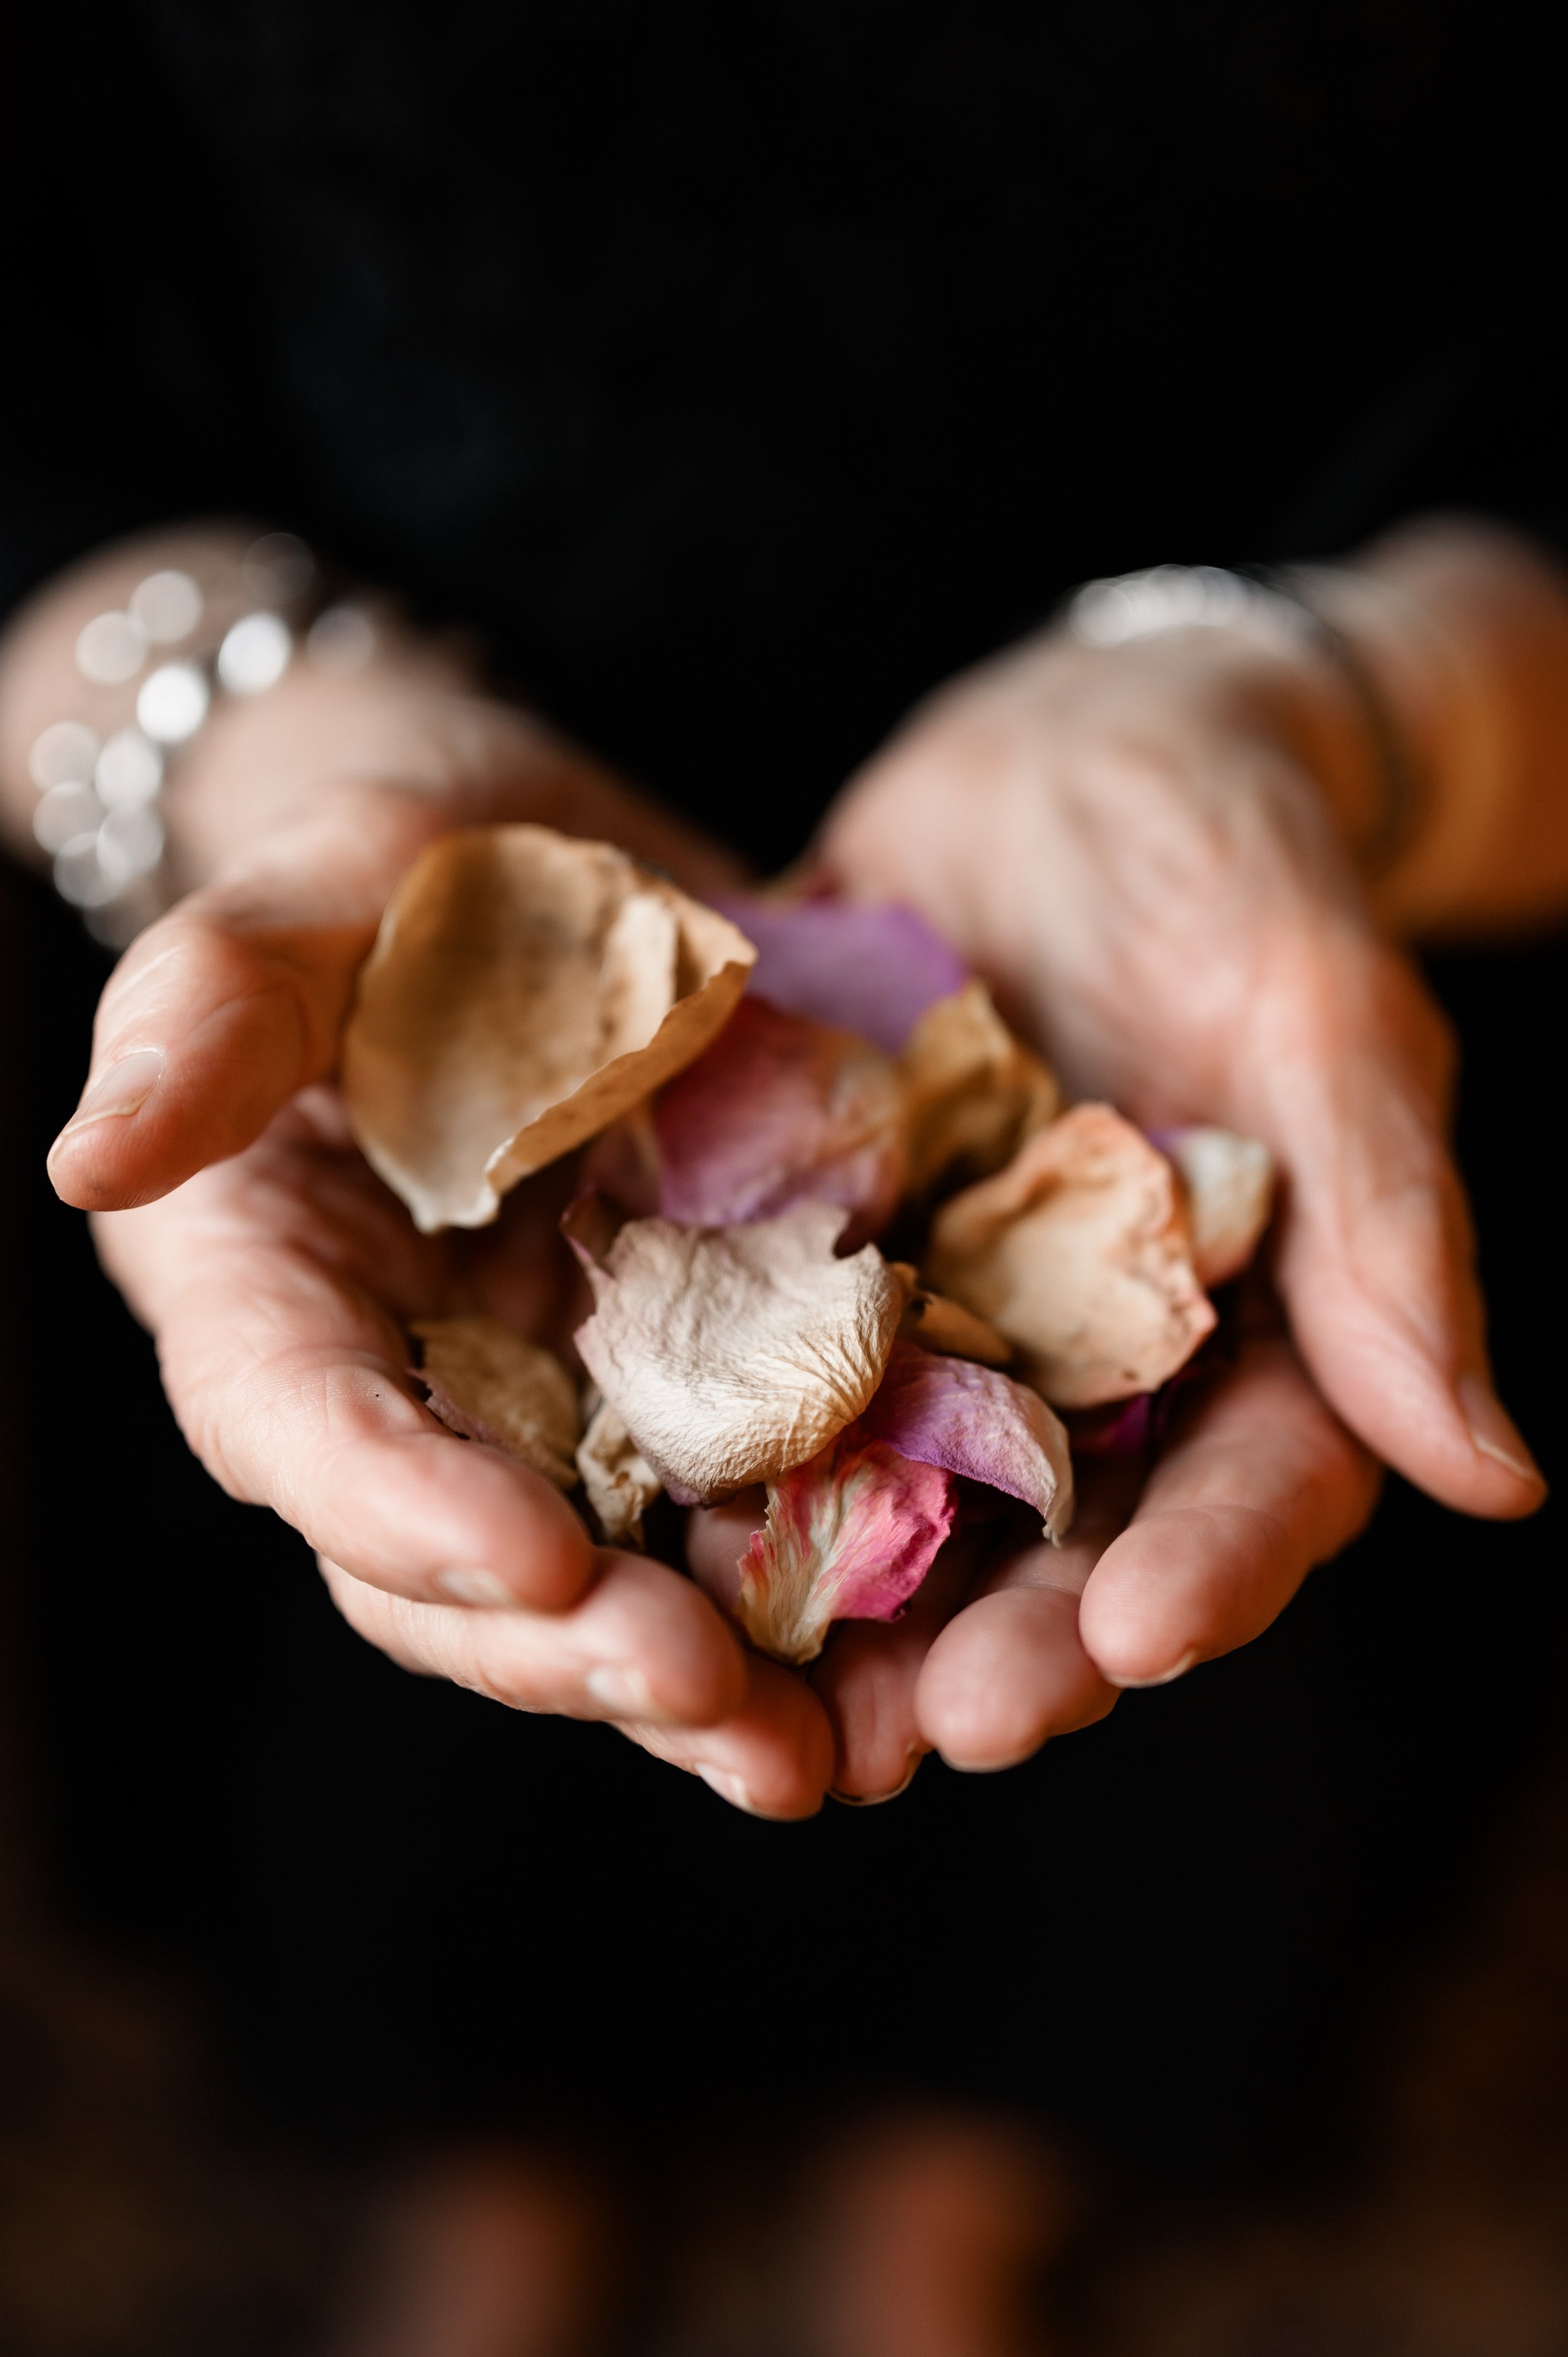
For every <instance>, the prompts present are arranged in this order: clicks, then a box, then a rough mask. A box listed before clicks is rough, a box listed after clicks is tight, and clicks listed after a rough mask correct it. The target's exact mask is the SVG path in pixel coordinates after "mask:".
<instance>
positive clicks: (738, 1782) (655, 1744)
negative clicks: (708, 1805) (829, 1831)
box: [622, 1591, 833, 1818]
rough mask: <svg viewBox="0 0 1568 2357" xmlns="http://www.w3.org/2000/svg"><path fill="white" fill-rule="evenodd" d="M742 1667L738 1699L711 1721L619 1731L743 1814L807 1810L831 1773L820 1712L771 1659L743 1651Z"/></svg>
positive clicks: (827, 1733)
mask: <svg viewBox="0 0 1568 2357" xmlns="http://www.w3.org/2000/svg"><path fill="white" fill-rule="evenodd" d="M694 1592H695V1591H693V1593H694ZM622 1732H623V1733H624V1734H626V1735H628V1736H630V1738H632V1740H633V1742H634V1743H640V1744H641V1746H642V1748H643V1749H644V1750H645V1751H650V1752H651V1753H652V1754H653V1756H654V1758H655V1759H657V1760H668V1761H670V1763H671V1766H673V1767H676V1768H684V1769H686V1770H689V1772H690V1773H692V1774H693V1775H695V1776H700V1777H701V1778H702V1780H703V1783H704V1784H707V1785H709V1786H711V1787H712V1789H713V1791H714V1792H717V1793H718V1795H719V1797H720V1799H721V1800H725V1801H727V1802H728V1803H730V1805H731V1806H732V1808H736V1809H744V1810H745V1811H746V1813H747V1814H748V1815H750V1816H754V1817H777V1818H798V1817H811V1816H814V1815H815V1814H816V1813H817V1811H818V1810H819V1809H820V1808H821V1807H822V1801H823V1798H824V1796H825V1795H826V1793H827V1791H828V1787H829V1785H830V1784H831V1783H832V1775H833V1738H832V1728H831V1727H829V1725H828V1719H827V1714H826V1712H825V1711H824V1710H823V1708H822V1704H821V1703H820V1702H819V1701H818V1699H817V1697H816V1695H814V1694H813V1693H812V1692H811V1687H810V1686H809V1685H807V1684H806V1683H805V1681H804V1680H803V1679H802V1678H800V1677H798V1676H796V1675H795V1674H794V1673H793V1672H792V1671H789V1670H786V1669H784V1668H783V1667H782V1666H781V1665H780V1664H779V1663H778V1662H765V1661H763V1660H762V1659H761V1658H760V1656H759V1655H757V1654H756V1653H748V1654H746V1698H745V1700H744V1702H743V1703H742V1705H741V1706H740V1708H739V1709H738V1710H736V1711H735V1712H733V1713H732V1714H731V1715H730V1716H729V1717H726V1718H725V1719H722V1720H720V1721H719V1722H718V1723H717V1724H716V1725H714V1726H712V1727H702V1728H699V1729H697V1730H696V1731H694V1732H686V1731H683V1730H679V1729H670V1728H660V1727H651V1726H648V1725H641V1724H636V1723H633V1724H629V1725H626V1726H623V1727H622Z"/></svg>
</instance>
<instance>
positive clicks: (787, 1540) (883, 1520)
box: [736, 1426, 954, 1663]
mask: <svg viewBox="0 0 1568 2357" xmlns="http://www.w3.org/2000/svg"><path fill="white" fill-rule="evenodd" d="M953 1507H954V1499H953V1486H952V1477H951V1476H950V1474H949V1473H947V1472H945V1471H943V1469H941V1468H940V1466H936V1465H928V1464H919V1463H916V1462H915V1461H914V1460H913V1459H912V1458H907V1457H904V1456H901V1455H900V1454H899V1452H898V1451H897V1449H895V1448H889V1447H888V1446H887V1444H886V1441H882V1440H874V1439H870V1438H867V1437H865V1433H864V1432H863V1430H862V1429H861V1427H860V1426H854V1428H853V1429H852V1430H851V1431H849V1432H845V1433H842V1434H840V1436H839V1437H838V1438H837V1439H836V1440H834V1441H832V1442H831V1443H830V1444H829V1446H828V1447H827V1448H825V1449H823V1450H822V1453H821V1454H820V1455H819V1456H816V1457H813V1458H811V1460H810V1462H809V1463H807V1464H805V1465H801V1466H799V1467H797V1468H796V1469H794V1470H793V1471H791V1472H789V1473H786V1474H784V1475H782V1476H781V1478H780V1479H779V1480H777V1481H775V1482H770V1483H769V1485H768V1519H767V1521H766V1523H764V1524H763V1527H762V1528H761V1530H759V1531H756V1532H754V1533H753V1534H752V1538H751V1544H750V1545H749V1546H748V1547H747V1548H746V1553H745V1555H743V1556H742V1557H741V1560H740V1592H739V1598H738V1602H737V1604H736V1611H737V1614H738V1617H739V1619H740V1621H741V1624H742V1626H743V1627H744V1629H745V1630H746V1635H747V1636H748V1637H749V1638H750V1639H751V1641H752V1643H753V1644H754V1645H756V1646H757V1647H758V1649H759V1650H760V1651H761V1652H765V1653H771V1654H773V1655H774V1656H775V1657H776V1658H777V1659H778V1660H779V1661H781V1662H796V1663H801V1662H811V1661H814V1660H815V1659H816V1657H817V1655H818V1654H819V1653H820V1652H822V1643H823V1640H824V1639H825V1638H826V1636H827V1632H828V1630H829V1627H830V1626H831V1624H832V1622H833V1621H834V1620H893V1619H894V1618H895V1617H896V1616H897V1614H898V1613H899V1612H900V1611H901V1610H902V1609H903V1608H904V1606H905V1605H906V1604H907V1603H908V1600H909V1598H910V1597H911V1596H913V1594H914V1593H915V1590H916V1589H917V1588H918V1586H919V1585H920V1582H921V1581H922V1580H923V1579H924V1577H925V1576H926V1574H927V1572H928V1571H929V1569H930V1567H931V1565H932V1563H933V1562H934V1561H935V1559H936V1555H937V1551H938V1549H939V1548H940V1545H941V1544H942V1541H943V1540H944V1539H945V1538H946V1537H947V1534H948V1533H949V1531H950V1529H951V1527H952V1518H953Z"/></svg>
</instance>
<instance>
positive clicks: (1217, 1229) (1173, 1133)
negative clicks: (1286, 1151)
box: [1155, 1129, 1274, 1286]
mask: <svg viewBox="0 0 1568 2357" xmlns="http://www.w3.org/2000/svg"><path fill="white" fill-rule="evenodd" d="M1155 1145H1156V1146H1158V1147H1159V1149H1160V1151H1161V1153H1162V1154H1165V1155H1168V1156H1169V1157H1170V1159H1171V1160H1172V1161H1173V1162H1174V1163H1175V1164H1176V1168H1177V1169H1178V1170H1179V1171H1180V1173H1181V1181H1182V1187H1183V1189H1184V1191H1185V1193H1186V1198H1187V1229H1188V1232H1189V1233H1190V1234H1191V1237H1192V1260H1193V1266H1194V1267H1195V1268H1196V1269H1197V1278H1198V1283H1199V1284H1200V1285H1205V1286H1215V1285H1224V1284H1227V1283H1228V1282H1229V1280H1230V1278H1231V1277H1233V1276H1240V1274H1241V1271H1242V1270H1243V1269H1244V1268H1245V1267H1246V1265H1247V1264H1248V1262H1249V1261H1250V1260H1251V1257H1252V1254H1254V1253H1255V1252H1256V1251H1257V1249H1258V1244H1259V1241H1260V1239H1261V1238H1262V1232H1263V1230H1264V1229H1265V1228H1266V1227H1267V1226H1268V1224H1269V1215H1270V1213H1271V1212H1272V1211H1273V1207H1274V1165H1273V1156H1272V1155H1271V1154H1270V1152H1269V1149H1268V1147H1267V1146H1261V1145H1260V1144H1259V1142H1258V1140H1257V1139H1256V1138H1255V1137H1238V1136H1237V1135H1236V1133H1235V1131H1234V1130H1230V1129H1164V1130H1158V1131H1156V1132H1155Z"/></svg>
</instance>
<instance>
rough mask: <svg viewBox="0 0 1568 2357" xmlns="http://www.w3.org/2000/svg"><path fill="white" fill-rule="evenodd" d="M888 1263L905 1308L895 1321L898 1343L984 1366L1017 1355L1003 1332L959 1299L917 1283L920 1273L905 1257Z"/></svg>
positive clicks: (1000, 1363) (1001, 1364) (1006, 1361)
mask: <svg viewBox="0 0 1568 2357" xmlns="http://www.w3.org/2000/svg"><path fill="white" fill-rule="evenodd" d="M888 1266H889V1267H890V1268H891V1269H892V1270H893V1271H894V1273H895V1275H897V1277H898V1278H899V1279H900V1280H901V1282H902V1284H903V1286H904V1292H905V1309H904V1315H903V1317H902V1318H901V1319H900V1320H899V1324H898V1340H900V1341H901V1342H918V1344H919V1346H920V1348H921V1350H922V1351H940V1352H941V1353H942V1354H943V1355H944V1356H945V1357H948V1358H951V1359H977V1360H978V1361H980V1363H981V1365H982V1366H984V1367H1005V1366H1008V1365H1010V1364H1011V1363H1012V1361H1013V1360H1014V1358H1015V1356H1016V1355H1017V1354H1016V1352H1015V1350H1014V1348H1013V1345H1012V1343H1011V1342H1009V1341H1008V1340H1007V1338H1006V1336H1005V1335H1004V1334H999V1333H998V1332H997V1330H996V1329H995V1327H994V1326H993V1325H992V1324H990V1322H989V1321H988V1320H987V1319H986V1318H977V1317H976V1316H975V1314H974V1312H973V1310H972V1309H966V1308H964V1306H963V1304H962V1303H961V1301H950V1300H949V1299H948V1297H947V1295H946V1294H945V1293H933V1292H932V1291H931V1289H930V1287H929V1286H925V1285H922V1284H921V1283H920V1277H919V1272H918V1269H916V1268H914V1267H913V1266H912V1265H911V1264H910V1263H909V1262H908V1261H907V1260H896V1261H890V1262H889V1263H888Z"/></svg>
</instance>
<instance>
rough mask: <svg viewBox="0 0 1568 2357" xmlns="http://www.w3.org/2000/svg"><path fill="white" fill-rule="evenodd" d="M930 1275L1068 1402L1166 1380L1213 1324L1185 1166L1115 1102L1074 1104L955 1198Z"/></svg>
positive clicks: (934, 1248) (1054, 1396) (1088, 1401)
mask: <svg viewBox="0 0 1568 2357" xmlns="http://www.w3.org/2000/svg"><path fill="white" fill-rule="evenodd" d="M927 1273H928V1275H929V1277H930V1280H931V1282H932V1283H933V1284H934V1285H937V1286H940V1288H941V1289H942V1290H943V1291H944V1292H946V1293H950V1294H951V1295H952V1296H953V1297H954V1298H955V1299H957V1300H959V1301H961V1302H962V1303H963V1304H964V1306H965V1307H966V1308H970V1309H973V1310H975V1311H977V1312H978V1314H979V1315H980V1316H981V1317H983V1318H990V1319H991V1321H992V1323H993V1325H994V1326H996V1327H997V1328H998V1329H999V1330H1000V1331H1001V1332H1002V1333H1004V1335H1006V1336H1007V1338H1008V1340H1010V1341H1012V1342H1015V1343H1016V1345H1017V1346H1018V1349H1019V1351H1020V1352H1021V1354H1022V1357H1023V1361H1024V1368H1025V1372H1026V1374H1027V1375H1028V1377H1029V1380H1030V1381H1031V1382H1032V1383H1034V1384H1035V1385H1036V1387H1037V1389H1038V1390H1039V1391H1041V1392H1042V1393H1043V1394H1045V1396H1046V1398H1047V1399H1048V1400H1050V1401H1052V1402H1053V1403H1054V1404H1055V1405H1057V1406H1058V1407H1096V1406H1099V1405H1102V1404H1103V1403H1104V1402H1105V1401H1107V1400H1114V1399H1125V1398H1128V1397H1130V1396H1131V1395H1132V1394H1133V1393H1134V1392H1146V1391H1153V1390H1155V1388H1156V1387H1157V1385H1159V1384H1160V1383H1164V1382H1165V1380H1166V1378H1167V1377H1168V1376H1170V1375H1173V1374H1174V1373H1175V1372H1176V1369H1177V1368H1178V1367H1179V1366H1181V1365H1182V1364H1183V1363H1184V1361H1186V1360H1187V1359H1189V1358H1190V1357H1191V1355H1192V1353H1193V1351H1195V1350H1197V1346H1198V1344H1199V1343H1200V1342H1201V1341H1202V1340H1203V1339H1204V1337H1205V1335H1206V1334H1208V1332H1209V1331H1210V1330H1211V1329H1212V1328H1213V1325H1214V1311H1213V1308H1212V1307H1211V1306H1210V1304H1209V1302H1208V1297H1206V1295H1205V1294H1204V1292H1203V1290H1202V1287H1201V1286H1199V1284H1198V1281H1197V1275H1196V1273H1195V1271H1194V1268H1193V1265H1192V1253H1191V1247H1190V1245H1189V1243H1188V1240H1187V1225H1186V1221H1185V1218H1184V1216H1183V1211H1182V1206H1181V1203H1180V1200H1179V1197H1178V1192H1177V1186H1176V1173H1175V1171H1174V1170H1173V1169H1172V1168H1171V1165H1170V1164H1169V1162H1167V1161H1166V1159H1165V1156H1164V1155H1163V1154H1160V1153H1158V1152H1157V1151H1156V1150H1155V1147H1154V1146H1151V1145H1150V1143H1149V1141H1148V1139H1147V1138H1146V1137H1144V1135H1142V1133H1141V1132H1140V1131H1138V1130H1136V1129H1134V1128H1133V1126H1132V1125H1131V1123H1129V1122H1125V1121H1123V1120H1122V1118H1121V1116H1120V1114H1115V1113H1112V1110H1111V1108H1110V1106H1109V1105H1077V1106H1075V1107H1074V1108H1073V1110H1072V1111H1071V1112H1070V1113H1068V1114H1063V1115H1062V1117H1061V1119H1060V1120H1059V1121H1056V1122H1053V1123H1052V1124H1051V1125H1050V1126H1049V1127H1048V1128H1047V1129H1043V1130H1040V1131H1039V1132H1038V1133H1037V1134H1036V1135H1035V1136H1034V1137H1032V1138H1030V1139H1029V1140H1028V1141H1027V1142H1026V1145H1025V1146H1022V1147H1021V1149H1020V1150H1019V1152H1018V1153H1017V1155H1015V1157H1014V1159H1013V1160H1012V1162H1010V1163H1009V1164H1008V1166H1007V1168H1006V1169H1005V1170H1002V1171H999V1172H998V1173H997V1175H996V1176H995V1178H993V1179H983V1180H982V1181H981V1182H980V1184H979V1185H978V1186H975V1187H971V1188H969V1189H966V1191H965V1192H964V1193H963V1194H961V1195H955V1196H954V1198H953V1199H952V1200H951V1202H950V1203H947V1204H945V1205H944V1206H943V1208H942V1210H941V1211H940V1212H939V1213H938V1215H937V1218H936V1221H935V1222H934V1223H933V1226H932V1230H931V1248H930V1254H929V1267H928V1271H927Z"/></svg>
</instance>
